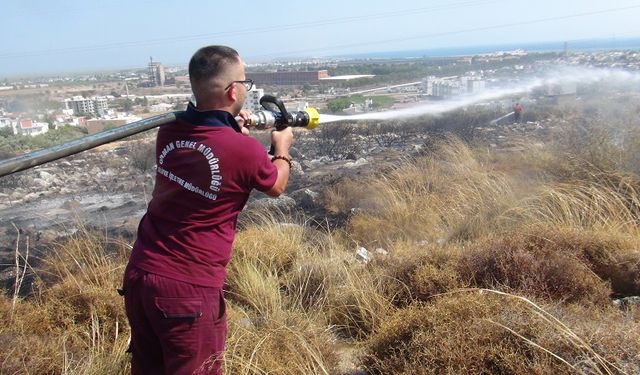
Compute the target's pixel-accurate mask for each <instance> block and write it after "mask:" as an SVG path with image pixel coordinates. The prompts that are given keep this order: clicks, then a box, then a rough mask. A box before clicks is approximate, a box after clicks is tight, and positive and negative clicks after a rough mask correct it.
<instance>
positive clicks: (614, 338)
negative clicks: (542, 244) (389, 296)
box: [363, 291, 640, 375]
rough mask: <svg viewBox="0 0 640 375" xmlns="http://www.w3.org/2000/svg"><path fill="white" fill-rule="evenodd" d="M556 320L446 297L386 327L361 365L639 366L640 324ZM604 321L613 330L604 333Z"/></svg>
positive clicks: (455, 368) (606, 316) (604, 317)
mask: <svg viewBox="0 0 640 375" xmlns="http://www.w3.org/2000/svg"><path fill="white" fill-rule="evenodd" d="M548 310H551V309H548ZM553 312H554V314H553V315H552V314H551V313H549V312H547V311H545V310H543V309H542V308H541V307H539V306H537V305H535V304H533V303H532V302H530V301H528V300H524V299H522V298H519V297H517V296H512V295H504V294H496V293H493V292H490V291H484V292H483V291H468V292H460V293H454V294H448V295H443V296H440V297H437V298H435V299H434V300H433V301H432V302H431V303H429V304H418V305H414V306H411V307H408V308H405V309H401V310H398V311H397V312H396V313H395V314H394V315H393V316H391V317H390V318H389V319H388V320H386V321H385V322H383V324H382V325H381V326H380V328H379V329H378V330H377V331H376V333H375V334H373V335H372V336H371V337H370V338H369V340H368V341H367V342H366V344H365V355H364V358H363V361H364V364H365V366H366V368H367V371H369V372H370V373H372V374H398V375H401V374H575V373H594V374H618V373H624V372H625V371H631V372H633V371H634V368H637V367H636V366H638V365H639V363H638V360H637V357H636V353H637V351H638V349H640V346H639V344H638V343H639V342H640V341H639V340H638V339H639V337H638V334H637V332H638V331H637V324H638V323H637V322H632V321H629V320H627V319H625V317H624V316H623V315H622V314H621V313H620V312H618V311H614V310H612V309H605V310H601V311H599V312H593V311H591V310H589V307H582V308H577V307H568V308H558V307H554V308H553ZM554 315H555V316H554ZM556 316H559V317H560V318H562V319H563V320H566V321H571V322H572V323H573V324H571V325H572V326H573V328H572V327H571V326H567V325H566V324H564V323H563V322H562V321H561V320H559V319H557V318H556ZM602 321H607V322H609V323H610V324H611V326H610V327H611V329H608V330H601V329H600V324H601V323H600V322H602ZM622 358H624V359H625V360H629V361H630V362H631V363H629V364H627V365H626V366H625V365H623V364H621V363H620V360H621V359H622Z"/></svg>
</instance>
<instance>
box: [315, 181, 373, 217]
mask: <svg viewBox="0 0 640 375" xmlns="http://www.w3.org/2000/svg"><path fill="white" fill-rule="evenodd" d="M372 194H373V192H372V191H370V189H369V187H368V186H367V184H366V182H364V181H355V180H352V179H349V178H345V179H343V180H341V181H339V182H338V183H336V184H335V185H333V186H332V187H331V188H330V189H326V190H324V191H323V193H322V196H321V197H322V198H321V199H322V204H323V206H324V208H325V209H326V210H327V212H328V213H330V214H332V215H348V214H350V213H351V210H352V209H356V208H362V207H367V206H369V205H370V203H369V202H368V200H369V198H370V197H371V195H372Z"/></svg>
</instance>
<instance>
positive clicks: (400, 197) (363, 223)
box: [349, 138, 514, 246]
mask: <svg viewBox="0 0 640 375" xmlns="http://www.w3.org/2000/svg"><path fill="white" fill-rule="evenodd" d="M434 147H435V149H434V150H433V152H432V153H430V154H429V155H428V156H424V157H420V158H417V159H412V160H408V161H407V163H404V164H402V165H400V166H398V167H397V168H396V169H394V170H392V171H389V172H388V173H385V174H384V176H382V177H377V178H375V179H370V180H369V181H366V183H365V185H368V186H370V187H371V189H370V191H371V192H372V194H373V196H371V197H369V200H370V201H371V202H373V206H372V207H370V208H369V209H366V210H363V211H362V212H360V213H358V214H357V215H355V216H354V217H352V218H351V220H350V221H349V232H350V233H351V235H352V237H353V239H354V240H355V241H357V242H358V243H360V244H363V245H364V246H388V245H389V244H390V243H392V242H395V241H407V240H418V241H420V240H429V241H434V240H437V239H440V238H450V239H453V240H471V239H474V238H476V237H479V236H482V235H484V234H485V233H487V232H488V231H490V230H491V226H489V225H487V224H488V223H490V222H491V221H492V220H493V219H494V218H495V217H497V216H499V215H500V214H501V212H502V211H504V210H505V209H507V208H508V207H509V206H510V203H511V202H512V201H513V200H514V197H513V193H512V189H511V187H510V185H509V183H508V181H507V180H506V179H505V178H504V176H503V175H502V174H500V173H495V172H492V171H490V170H488V169H487V168H486V167H485V166H483V165H482V164H480V163H479V162H478V161H477V160H476V158H475V157H474V156H473V153H472V151H471V149H469V147H467V146H466V145H465V144H463V143H462V142H461V141H459V140H457V139H455V138H445V139H444V140H442V141H441V142H440V143H438V144H436V145H435V146H434Z"/></svg>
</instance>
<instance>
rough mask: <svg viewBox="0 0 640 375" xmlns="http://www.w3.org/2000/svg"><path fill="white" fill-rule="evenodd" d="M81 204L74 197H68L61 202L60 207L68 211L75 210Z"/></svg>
mask: <svg viewBox="0 0 640 375" xmlns="http://www.w3.org/2000/svg"><path fill="white" fill-rule="evenodd" d="M81 206H82V205H81V204H80V202H78V201H77V200H75V199H70V200H68V201H66V202H64V203H63V204H62V208H64V209H65V210H69V211H75V210H77V209H79V208H80V207H81Z"/></svg>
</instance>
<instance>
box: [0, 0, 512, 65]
mask: <svg viewBox="0 0 640 375" xmlns="http://www.w3.org/2000/svg"><path fill="white" fill-rule="evenodd" d="M496 2H500V1H498V0H484V1H477V0H476V1H461V2H457V3H450V4H446V5H438V6H430V7H421V8H413V9H405V10H396V11H390V12H383V13H374V14H369V15H359V16H348V17H338V18H332V19H324V20H318V21H310V22H309V21H307V22H300V23H292V24H284V25H276V26H264V27H254V28H248V29H242V30H235V31H223V32H217V33H207V34H192V35H183V36H176V37H169V38H159V39H150V40H139V41H130V42H114V43H106V44H100V45H94V46H80V47H68V48H55V49H48V50H38V51H26V52H10V53H4V54H0V59H7V58H16V57H34V56H41V55H48V54H59V53H74V52H89V51H98V50H105V49H114V48H121V47H135V46H145V45H154V44H163V43H175V42H184V41H190V40H198V39H211V38H222V37H231V36H240V35H251V34H261V33H266V32H271V31H287V30H296V29H305V28H314V27H320V26H329V25H336V24H341V23H349V22H358V21H364V20H375V19H382V18H392V17H398V16H407V15H414V14H421V13H429V12H436V11H442V10H450V9H457V8H463V7H470V6H478V5H486V4H489V3H496Z"/></svg>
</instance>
